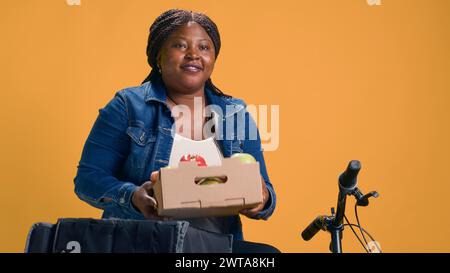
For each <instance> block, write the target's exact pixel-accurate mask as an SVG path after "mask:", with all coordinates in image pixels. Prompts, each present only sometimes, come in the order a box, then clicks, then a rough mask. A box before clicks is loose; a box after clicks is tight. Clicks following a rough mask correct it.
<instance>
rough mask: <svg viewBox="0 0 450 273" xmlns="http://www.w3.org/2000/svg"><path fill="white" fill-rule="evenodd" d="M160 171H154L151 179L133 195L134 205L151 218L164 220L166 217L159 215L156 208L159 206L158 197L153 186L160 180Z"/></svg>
mask: <svg viewBox="0 0 450 273" xmlns="http://www.w3.org/2000/svg"><path fill="white" fill-rule="evenodd" d="M158 175H159V172H158V171H154V172H152V174H151V175H150V181H147V182H145V183H144V184H142V186H140V187H139V188H137V190H135V191H134V193H133V196H132V197H131V202H132V203H133V205H134V206H135V207H136V208H137V209H138V210H139V211H140V212H141V213H142V214H143V215H144V217H145V218H147V219H150V220H163V219H165V218H164V217H161V216H159V215H158V213H157V211H156V208H157V206H158V204H157V202H156V199H155V198H154V197H153V186H154V185H155V183H156V181H158Z"/></svg>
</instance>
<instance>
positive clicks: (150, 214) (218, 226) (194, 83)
mask: <svg viewBox="0 0 450 273" xmlns="http://www.w3.org/2000/svg"><path fill="white" fill-rule="evenodd" d="M220 44H221V43H220V36H219V32H218V29H217V27H216V25H215V23H214V22H213V21H211V19H210V18H209V17H207V16H206V15H204V14H201V13H195V12H189V11H185V10H178V9H173V10H169V11H166V12H164V13H163V14H161V15H160V16H159V17H158V18H157V19H156V20H155V22H154V23H153V24H152V26H151V27H150V34H149V38H148V45H147V57H148V58H147V60H148V63H149V65H150V66H151V68H152V70H151V73H150V74H149V76H148V77H147V78H146V79H145V80H144V82H143V84H142V85H140V86H137V87H131V88H127V89H124V90H121V91H119V92H117V93H116V96H115V97H114V98H113V99H112V100H111V101H110V102H109V103H108V104H107V105H106V106H105V107H104V108H103V109H101V110H100V111H99V112H100V113H99V116H98V118H97V120H96V122H95V124H94V126H93V128H92V130H91V133H90V135H89V137H88V139H87V141H86V144H85V147H84V149H83V154H82V157H81V160H80V163H79V166H78V172H77V176H76V177H75V179H74V181H75V192H76V194H77V195H78V196H79V198H80V199H82V200H84V201H86V202H87V203H89V204H91V205H92V206H95V207H97V208H100V209H103V210H104V213H103V218H111V217H115V218H124V219H141V220H143V219H161V218H160V217H159V216H158V215H157V214H156V210H155V207H156V205H157V204H156V201H155V199H154V198H153V197H152V187H153V185H154V183H155V182H156V181H157V175H158V170H159V169H160V168H162V167H165V166H167V165H168V163H169V158H170V154H171V151H172V145H173V143H174V141H173V139H174V138H173V135H174V133H175V134H179V135H183V136H184V137H189V138H191V139H193V140H203V139H205V137H206V136H205V132H204V130H202V129H203V127H204V125H205V124H206V122H207V120H198V119H195V120H194V118H196V117H197V116H198V115H196V113H200V114H202V113H203V112H204V111H205V107H206V106H207V105H215V106H217V107H219V108H220V110H223V113H225V115H223V116H222V119H216V121H225V122H222V123H221V124H219V123H218V122H217V123H215V124H214V129H216V130H217V129H219V130H217V131H221V130H220V129H222V132H223V135H224V136H225V135H227V136H229V134H227V132H226V130H227V126H225V124H226V120H227V119H232V118H234V117H235V116H237V115H239V114H243V113H244V115H245V117H246V118H247V119H246V120H248V121H249V122H248V123H247V124H246V125H245V128H244V129H242V128H241V130H240V131H238V132H237V134H236V135H242V134H245V135H249V131H250V128H252V126H254V128H256V125H255V124H254V121H253V119H252V118H251V117H250V116H249V114H248V113H247V112H246V111H245V106H246V105H245V103H244V102H243V101H242V100H240V99H237V98H232V97H231V96H229V95H225V94H224V93H223V92H222V91H220V90H219V89H218V88H217V87H216V86H214V84H213V83H212V81H211V74H212V72H213V69H214V64H215V61H216V58H217V56H218V54H219V50H220ZM194 98H196V100H197V101H198V99H199V98H201V101H202V103H201V104H200V105H201V107H195V105H194V101H195V100H194ZM179 105H184V106H185V107H188V109H189V110H191V113H194V114H193V115H190V117H189V115H186V116H184V115H183V116H182V117H181V118H177V119H176V120H174V119H173V117H172V111H171V110H173V109H174V107H176V106H179ZM230 109H231V111H230ZM199 111H200V112H199ZM200 116H201V117H203V115H200ZM188 118H190V120H186V119H188ZM234 120H237V118H236V119H233V121H234ZM183 124H188V125H189V124H193V126H185V127H186V128H187V130H184V129H183ZM189 127H190V128H191V130H188V128H189ZM237 127H238V128H239V126H237ZM238 130H239V129H238ZM174 131H175V132H174ZM192 136H194V137H192ZM231 136H232V138H231V139H229V138H224V139H223V137H219V138H218V139H217V144H218V146H219V147H220V150H221V152H222V154H223V156H224V157H229V156H231V155H232V154H233V153H236V152H245V153H249V154H251V155H253V156H254V157H255V159H256V160H257V161H258V162H259V164H260V171H261V182H262V185H263V187H262V188H263V202H262V203H261V204H259V205H258V206H257V207H255V208H252V209H247V210H243V211H241V212H240V213H241V214H243V215H245V216H247V217H249V218H253V219H264V220H266V219H268V218H269V216H270V215H271V214H272V213H273V211H274V209H275V203H276V196H275V192H274V189H273V187H272V184H271V183H270V181H269V177H268V175H267V171H266V166H265V163H264V157H263V154H262V149H261V141H260V137H259V132H258V133H257V137H256V139H242V138H238V137H236V136H234V134H232V135H231ZM149 178H150V181H148V179H149ZM188 220H189V221H190V222H191V224H192V225H194V226H197V227H200V228H203V229H207V230H210V231H214V232H221V233H227V234H233V235H234V239H235V241H234V243H233V245H234V247H233V251H234V252H242V251H243V252H277V251H278V250H277V249H275V248H273V247H271V246H268V245H263V244H256V243H250V242H245V241H243V234H242V226H241V221H240V218H239V215H235V216H229V217H209V218H199V219H188Z"/></svg>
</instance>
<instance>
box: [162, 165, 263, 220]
mask: <svg viewBox="0 0 450 273" xmlns="http://www.w3.org/2000/svg"><path fill="white" fill-rule="evenodd" d="M222 175H225V176H226V177H227V181H226V182H225V183H223V184H213V185H198V184H196V183H195V180H196V179H197V180H199V179H200V178H203V177H213V176H222ZM154 193H155V198H156V200H157V202H158V214H159V215H161V216H169V217H173V218H174V219H176V218H193V217H204V216H225V215H234V214H239V211H240V210H242V209H245V208H251V207H255V206H257V205H258V204H259V203H261V202H262V200H263V198H262V183H261V176H260V171H259V163H258V162H256V163H250V164H242V163H241V161H240V159H239V158H224V159H223V160H222V165H220V166H208V167H199V166H197V163H196V162H195V161H190V162H180V163H179V165H178V167H171V168H162V169H161V170H160V173H159V181H157V183H156V184H155V186H154Z"/></svg>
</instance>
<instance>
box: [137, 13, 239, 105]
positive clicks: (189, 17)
mask: <svg viewBox="0 0 450 273" xmlns="http://www.w3.org/2000/svg"><path fill="white" fill-rule="evenodd" d="M188 22H196V23H197V24H199V25H200V26H202V27H203V28H204V29H205V31H206V33H208V35H209V37H210V38H211V40H212V42H213V44H214V49H215V57H216V58H217V56H218V55H219V51H220V34H219V30H218V29H217V26H216V24H215V23H214V22H213V21H212V20H211V19H210V18H209V17H208V16H207V15H205V14H203V13H197V12H192V11H187V10H181V9H171V10H168V11H166V12H163V13H162V14H161V15H159V16H158V18H156V20H155V21H154V22H153V24H152V25H151V27H150V34H149V36H148V43H147V62H148V64H149V65H150V67H151V68H152V70H151V71H150V74H149V75H148V76H147V78H145V80H144V81H143V82H142V83H145V82H148V81H152V80H161V79H162V76H161V74H160V73H159V71H158V70H159V69H158V64H157V56H158V53H159V50H160V49H161V47H162V45H163V43H164V41H165V40H166V39H167V38H168V37H169V35H170V34H172V33H173V32H174V31H175V30H177V29H178V28H179V27H181V26H184V25H186V24H187V23H188ZM205 86H206V87H207V88H209V89H211V90H212V91H213V92H214V93H216V94H218V95H220V96H224V97H231V96H229V95H227V94H224V93H223V92H222V91H221V90H220V89H219V88H218V87H216V86H215V85H214V84H213V83H212V80H211V78H209V79H208V80H207V81H206V83H205Z"/></svg>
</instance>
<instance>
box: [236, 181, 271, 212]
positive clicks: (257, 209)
mask: <svg viewBox="0 0 450 273" xmlns="http://www.w3.org/2000/svg"><path fill="white" fill-rule="evenodd" d="M261 183H262V194H263V201H262V202H261V203H260V204H259V205H258V206H256V207H254V208H251V209H243V210H241V211H240V213H241V214H243V215H245V216H247V217H250V218H254V217H255V216H256V215H257V214H258V213H259V212H260V211H262V210H263V208H264V206H265V205H266V203H267V200H269V194H270V193H269V190H268V189H267V186H266V182H265V181H264V179H263V178H262V176H261Z"/></svg>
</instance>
